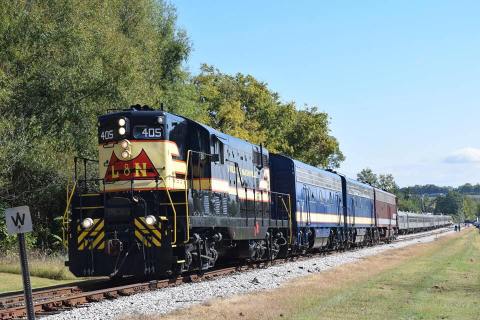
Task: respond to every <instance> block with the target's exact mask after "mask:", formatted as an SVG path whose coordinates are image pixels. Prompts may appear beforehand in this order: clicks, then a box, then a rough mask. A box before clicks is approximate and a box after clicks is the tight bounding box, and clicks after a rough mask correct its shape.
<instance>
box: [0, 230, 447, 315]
mask: <svg viewBox="0 0 480 320" xmlns="http://www.w3.org/2000/svg"><path fill="white" fill-rule="evenodd" d="M449 230H450V229H441V230H434V231H432V232H424V233H421V234H412V235H405V236H401V238H398V239H396V240H395V242H399V241H407V240H413V239H416V238H422V237H427V236H431V235H435V234H441V233H444V232H446V231H449ZM329 253H330V254H332V253H333V254H335V251H333V252H322V253H320V254H329ZM313 256H315V254H314V255H312V254H310V255H308V256H304V257H302V256H300V257H295V258H293V259H292V258H288V259H281V260H274V261H273V262H271V261H267V262H261V263H255V264H245V265H240V266H230V267H225V268H221V269H218V270H212V271H208V272H205V273H203V274H202V275H198V274H189V275H182V276H179V277H177V278H174V279H161V280H152V281H143V282H142V281H138V279H133V278H131V279H128V278H127V279H125V280H123V281H121V282H120V281H118V280H117V281H113V280H110V279H97V280H87V281H82V282H78V283H74V284H70V285H65V286H56V287H51V288H46V289H39V290H34V291H33V302H34V309H35V314H36V315H38V316H46V315H50V314H55V313H59V312H62V311H65V310H70V309H72V308H77V307H81V306H84V305H86V304H89V303H93V302H99V301H102V300H106V299H115V298H118V297H121V296H129V295H133V294H136V293H140V292H146V291H151V290H158V289H162V288H167V287H172V286H177V285H180V284H183V283H189V282H196V281H202V280H210V279H213V278H216V277H221V276H225V275H228V274H233V273H236V272H241V271H246V270H251V269H256V268H262V267H267V266H269V265H271V264H272V263H274V264H278V263H288V262H289V261H291V260H300V259H310V258H312V257H313ZM25 317H26V310H25V305H24V296H23V292H21V291H19V292H13V293H5V294H0V320H4V319H5V320H6V319H21V318H25Z"/></svg>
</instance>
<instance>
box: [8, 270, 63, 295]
mask: <svg viewBox="0 0 480 320" xmlns="http://www.w3.org/2000/svg"><path fill="white" fill-rule="evenodd" d="M30 280H31V281H32V287H33V288H42V287H49V286H55V285H59V284H65V283H69V282H72V280H52V279H47V278H40V277H33V276H32V277H30ZM19 290H23V282H22V276H21V275H20V274H13V273H4V272H0V293H3V292H10V291H19Z"/></svg>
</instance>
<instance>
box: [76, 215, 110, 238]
mask: <svg viewBox="0 0 480 320" xmlns="http://www.w3.org/2000/svg"><path fill="white" fill-rule="evenodd" d="M98 220H100V219H95V220H94V221H93V224H94V225H95V224H96V223H97V221H98ZM103 225H104V221H103V220H101V221H100V223H99V224H98V226H97V227H96V228H95V230H94V231H92V235H93V234H95V233H97V232H99V231H100V230H101V229H103ZM90 231H91V230H90V229H89V230H85V231H83V232H82V233H81V234H80V235H79V236H78V239H77V243H80V242H81V241H82V240H83V238H85V237H86V236H87V234H89V233H90Z"/></svg>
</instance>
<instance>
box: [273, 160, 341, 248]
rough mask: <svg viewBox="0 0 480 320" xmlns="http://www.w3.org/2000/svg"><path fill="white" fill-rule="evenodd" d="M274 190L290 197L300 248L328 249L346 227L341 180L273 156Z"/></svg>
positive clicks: (334, 175) (310, 167)
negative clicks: (330, 239) (330, 240)
mask: <svg viewBox="0 0 480 320" xmlns="http://www.w3.org/2000/svg"><path fill="white" fill-rule="evenodd" d="M270 170H271V171H272V172H271V173H272V174H271V176H272V181H271V188H272V190H274V191H275V192H281V193H287V194H290V196H291V206H292V207H291V211H292V215H293V217H292V224H293V229H294V231H296V245H297V246H298V247H300V248H312V247H313V248H319V247H325V246H327V245H328V243H329V238H330V237H331V235H334V234H335V233H337V232H338V229H342V228H343V226H344V217H343V210H342V207H343V198H342V178H341V177H340V176H339V175H337V174H335V173H331V172H328V171H325V170H321V169H319V168H315V167H313V166H310V165H307V164H305V163H302V162H300V161H297V160H293V159H291V158H288V157H286V156H282V155H277V154H271V155H270Z"/></svg>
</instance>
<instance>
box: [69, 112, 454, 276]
mask: <svg viewBox="0 0 480 320" xmlns="http://www.w3.org/2000/svg"><path fill="white" fill-rule="evenodd" d="M74 171H75V177H74V188H73V189H72V192H71V194H70V195H69V197H68V203H67V206H68V207H70V208H71V210H70V211H69V212H70V215H69V216H68V217H67V219H66V221H67V222H68V226H67V229H68V241H67V242H68V261H67V262H66V264H67V265H68V267H69V269H70V271H71V272H72V273H73V274H74V275H76V276H78V277H92V276H108V277H111V278H114V277H124V276H138V277H152V278H153V277H165V276H173V275H178V274H182V273H185V272H203V271H204V270H208V269H211V268H214V267H215V266H218V265H220V264H222V263H232V262H233V261H240V260H243V261H251V262H256V261H268V260H273V259H276V258H285V257H289V256H294V255H300V254H305V253H307V252H311V251H314V250H340V249H341V250H344V249H348V248H351V247H359V246H367V245H374V244H377V243H380V242H389V241H392V240H393V239H395V237H396V236H397V235H398V234H399V233H403V232H404V231H405V230H406V232H410V230H411V231H417V230H416V227H415V228H414V227H413V226H416V225H415V224H414V223H416V222H413V221H411V222H409V219H410V218H413V215H412V214H405V215H404V214H402V213H398V212H397V199H396V197H395V195H393V194H391V193H388V192H385V191H383V190H380V189H377V188H374V187H372V186H370V185H367V184H364V183H360V182H358V181H356V180H353V179H350V178H348V177H346V176H344V175H342V174H340V173H337V172H334V171H331V170H324V169H320V168H317V167H313V166H311V165H308V164H306V163H303V162H301V161H298V160H295V159H293V158H292V157H288V156H285V155H281V154H275V153H269V151H268V150H267V149H266V148H265V147H263V146H262V145H256V144H252V143H250V142H248V141H244V140H241V139H238V138H236V137H233V136H231V135H227V134H224V133H222V132H220V131H218V130H215V129H213V128H211V127H209V126H206V125H204V124H202V123H199V122H197V121H194V120H191V119H188V118H186V117H183V116H180V115H176V114H173V113H169V112H166V111H164V110H162V109H160V110H158V109H153V108H151V107H149V106H140V105H135V106H131V107H130V108H127V109H122V110H111V111H110V112H108V113H107V114H104V115H102V116H100V117H99V118H98V159H88V158H82V157H76V158H75V169H74ZM404 218H406V219H407V222H406V224H405V220H404ZM436 221H437V220H436ZM450 223H451V218H450V217H448V216H443V218H442V219H441V220H438V222H435V223H434V225H432V226H428V227H427V226H422V229H423V228H430V227H441V226H446V225H448V224H450ZM405 226H407V227H406V228H407V229H405Z"/></svg>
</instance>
